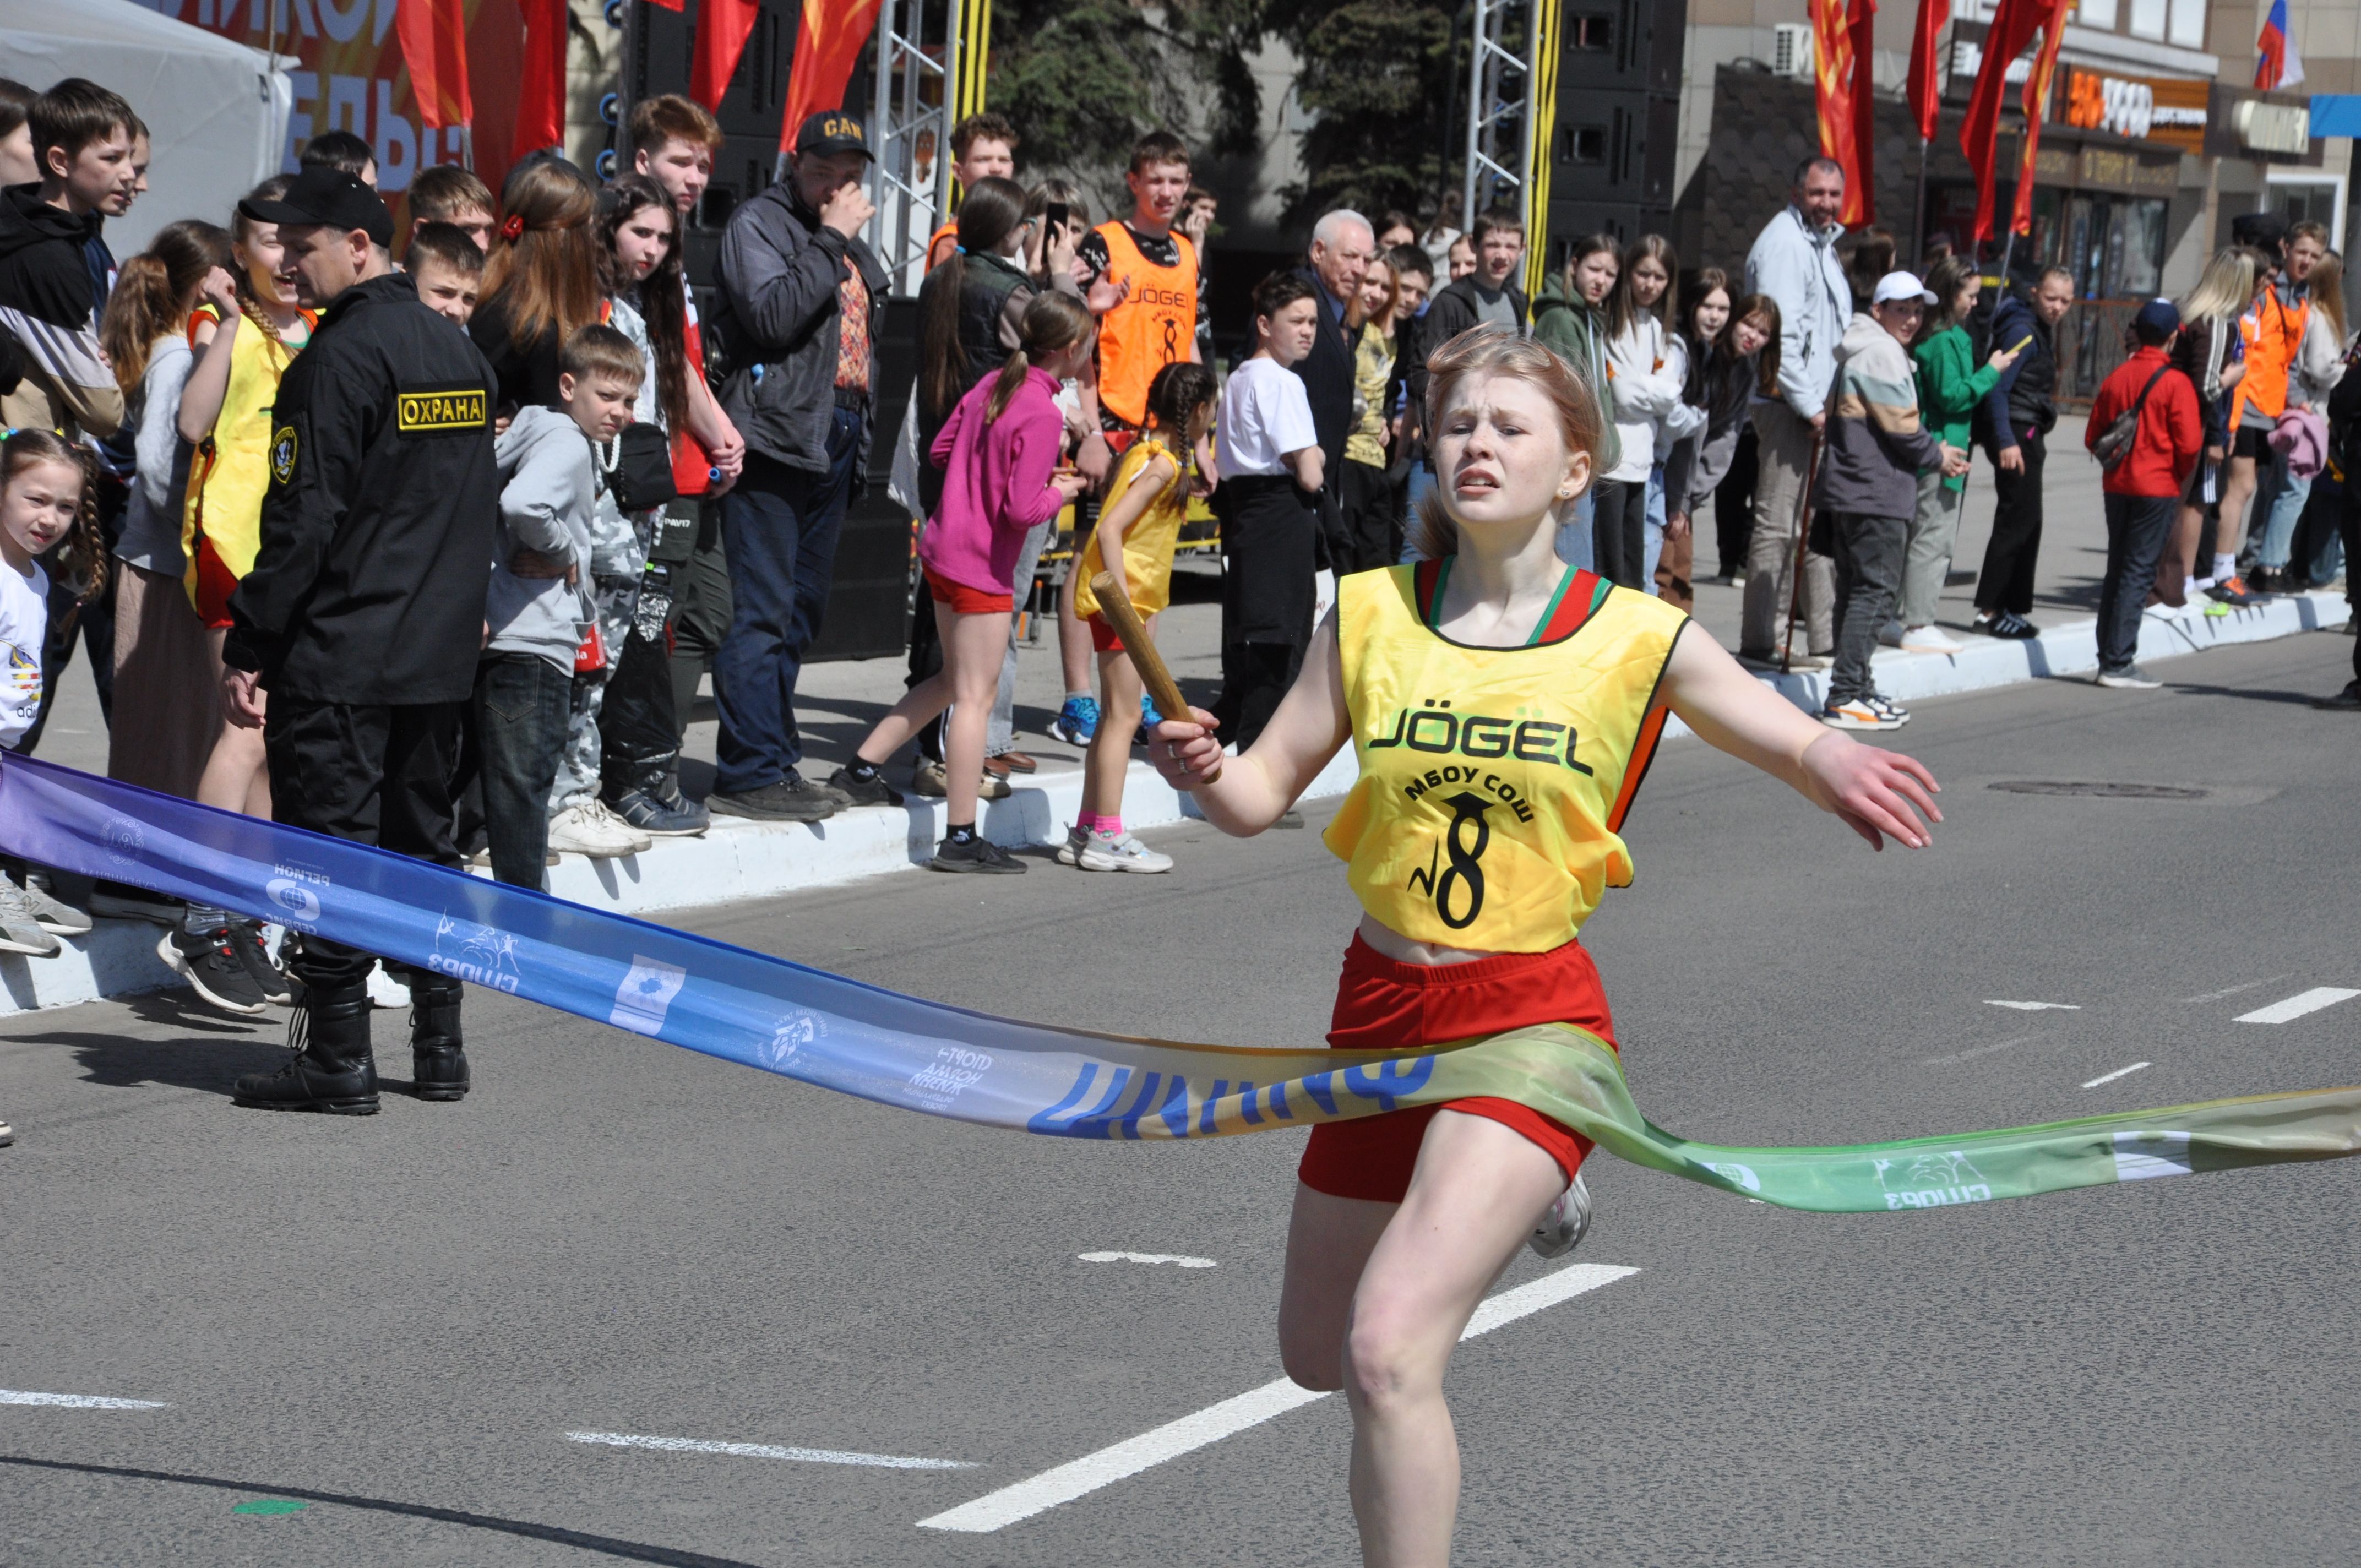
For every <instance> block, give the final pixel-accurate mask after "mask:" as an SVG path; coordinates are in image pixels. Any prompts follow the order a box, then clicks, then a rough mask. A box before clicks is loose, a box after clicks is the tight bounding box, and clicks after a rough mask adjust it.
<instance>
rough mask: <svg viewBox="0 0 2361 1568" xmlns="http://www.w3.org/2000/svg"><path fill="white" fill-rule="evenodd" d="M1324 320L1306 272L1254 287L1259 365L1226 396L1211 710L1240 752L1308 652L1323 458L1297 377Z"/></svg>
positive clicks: (1246, 368)
mask: <svg viewBox="0 0 2361 1568" xmlns="http://www.w3.org/2000/svg"><path fill="white" fill-rule="evenodd" d="M1319 311H1320V300H1319V296H1318V295H1317V293H1316V292H1315V291H1313V289H1312V284H1311V283H1310V282H1309V281H1307V280H1305V279H1304V278H1303V277H1302V276H1301V275H1300V274H1296V273H1275V274H1273V275H1272V276H1270V277H1268V278H1266V279H1264V280H1262V282H1261V283H1260V284H1258V285H1257V287H1256V289H1255V352H1254V357H1253V358H1251V359H1248V360H1247V361H1246V363H1245V364H1243V365H1241V366H1239V367H1237V368H1236V369H1235V370H1234V371H1232V372H1231V373H1230V379H1229V384H1228V386H1227V387H1225V388H1224V389H1223V395H1222V415H1221V427H1220V431H1219V433H1218V436H1217V438H1216V442H1215V451H1214V458H1215V463H1216V466H1218V468H1219V469H1220V472H1221V477H1222V482H1221V485H1220V487H1219V488H1216V489H1215V490H1214V492H1213V509H1214V510H1215V511H1216V512H1217V513H1218V514H1219V515H1220V517H1221V520H1222V555H1223V558H1224V563H1225V566H1226V569H1225V570H1224V573H1223V576H1222V695H1221V696H1220V697H1219V698H1218V699H1217V700H1216V701H1215V702H1214V704H1213V715H1214V717H1215V718H1219V719H1220V720H1221V726H1222V734H1223V736H1224V738H1225V739H1227V740H1235V742H1236V743H1237V746H1238V749H1239V750H1240V751H1244V750H1246V747H1248V746H1250V745H1252V744H1253V743H1254V739H1255V737H1256V736H1257V735H1259V734H1261V733H1262V728H1263V726H1264V725H1266V724H1268V723H1269V722H1270V716H1271V714H1272V712H1273V711H1274V710H1275V709H1277V708H1278V707H1279V698H1281V697H1283V696H1286V695H1287V688H1288V687H1289V686H1290V685H1293V684H1294V682H1295V674H1296V671H1297V670H1299V669H1300V668H1301V667H1302V664H1303V653H1304V650H1305V649H1307V648H1309V647H1310V646H1311V645H1312V600H1313V593H1314V587H1313V576H1314V575H1315V573H1316V572H1317V570H1318V555H1319V539H1320V513H1319V504H1320V485H1321V481H1322V479H1323V477H1324V473H1325V460H1324V458H1323V455H1322V453H1321V450H1320V436H1319V433H1318V431H1317V430H1316V429H1315V428H1314V426H1313V424H1312V400H1311V399H1310V398H1309V397H1308V396H1307V395H1306V394H1305V392H1304V389H1303V382H1302V379H1301V378H1300V377H1298V376H1297V375H1295V373H1294V372H1293V371H1292V370H1291V369H1290V367H1291V366H1292V365H1294V364H1295V363H1296V361H1298V360H1300V359H1301V358H1302V357H1303V356H1305V355H1307V354H1309V353H1311V352H1312V336H1313V334H1314V333H1315V332H1316V331H1317V330H1318V326H1319Z"/></svg>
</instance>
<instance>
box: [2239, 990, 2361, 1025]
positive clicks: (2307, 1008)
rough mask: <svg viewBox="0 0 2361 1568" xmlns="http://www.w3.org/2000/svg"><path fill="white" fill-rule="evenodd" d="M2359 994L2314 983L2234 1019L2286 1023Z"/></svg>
mask: <svg viewBox="0 0 2361 1568" xmlns="http://www.w3.org/2000/svg"><path fill="white" fill-rule="evenodd" d="M2356 996H2361V991H2351V990H2347V989H2346V988H2345V987H2344V986H2341V985H2315V986H2313V987H2312V989H2311V990H2310V991H2299V992H2296V993H2295V994H2294V995H2293V996H2290V997H2289V998H2288V999H2287V1000H2286V1001H2284V1002H2274V1003H2271V1004H2270V1005H2269V1006H2268V1007H2257V1008H2256V1009H2255V1010H2254V1011H2253V1012H2252V1013H2241V1014H2238V1016H2237V1019H2236V1020H2235V1021H2236V1022H2238V1023H2241V1024H2286V1023H2291V1022H2293V1021H2294V1020H2295V1019H2298V1018H2301V1017H2302V1016H2303V1015H2304V1014H2307V1013H2317V1012H2319V1011H2320V1010H2321V1009H2322V1008H2323V1007H2334V1006H2335V1005H2336V1004H2337V1003H2340V1002H2347V1001H2350V1000H2352V999H2353V998H2354V997H2356Z"/></svg>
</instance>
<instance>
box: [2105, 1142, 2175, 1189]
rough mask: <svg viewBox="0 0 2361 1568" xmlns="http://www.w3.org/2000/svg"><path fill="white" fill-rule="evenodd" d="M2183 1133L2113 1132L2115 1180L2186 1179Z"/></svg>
mask: <svg viewBox="0 0 2361 1568" xmlns="http://www.w3.org/2000/svg"><path fill="white" fill-rule="evenodd" d="M2191 1173H2192V1168H2191V1165H2190V1163H2189V1135H2188V1134H2187V1133H2117V1134H2116V1135H2115V1179H2116V1180H2117V1181H2146V1180H2147V1179H2150V1178H2151V1177H2158V1176H2188V1175H2191Z"/></svg>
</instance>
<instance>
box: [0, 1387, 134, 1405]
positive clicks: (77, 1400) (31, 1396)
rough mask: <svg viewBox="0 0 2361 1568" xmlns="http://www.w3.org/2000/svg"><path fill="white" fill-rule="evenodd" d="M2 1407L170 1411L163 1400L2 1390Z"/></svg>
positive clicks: (17, 1389) (0, 1391)
mask: <svg viewBox="0 0 2361 1568" xmlns="http://www.w3.org/2000/svg"><path fill="white" fill-rule="evenodd" d="M0 1405H63V1406H64V1407H65V1408H66V1409H70V1410H169V1409H171V1408H172V1407H171V1406H170V1405H168V1404H166V1403H165V1402H164V1401H163V1400H161V1399H109V1398H104V1396H102V1395H98V1394H35V1393H29V1392H27V1390H25V1389H22V1388H0Z"/></svg>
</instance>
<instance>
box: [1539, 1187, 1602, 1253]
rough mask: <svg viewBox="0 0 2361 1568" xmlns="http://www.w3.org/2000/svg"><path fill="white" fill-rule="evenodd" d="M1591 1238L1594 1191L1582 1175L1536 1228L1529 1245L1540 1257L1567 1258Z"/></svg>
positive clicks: (1559, 1195)
mask: <svg viewBox="0 0 2361 1568" xmlns="http://www.w3.org/2000/svg"><path fill="white" fill-rule="evenodd" d="M1587 1234H1590V1189H1589V1188H1587V1187H1585V1186H1584V1185H1583V1184H1582V1175H1581V1173H1580V1172H1578V1171H1577V1172H1576V1174H1575V1178H1574V1180H1573V1182H1572V1183H1571V1184H1569V1185H1568V1186H1567V1188H1566V1190H1565V1191H1563V1192H1561V1193H1559V1194H1558V1195H1557V1201H1556V1202H1554V1203H1552V1204H1551V1205H1550V1206H1549V1208H1548V1209H1546V1210H1545V1211H1543V1214H1542V1217H1541V1219H1540V1220H1539V1221H1537V1222H1535V1223H1534V1225H1533V1234H1532V1235H1530V1236H1528V1237H1526V1238H1525V1245H1527V1246H1529V1247H1531V1248H1532V1249H1533V1252H1534V1254H1535V1255H1537V1256H1540V1257H1564V1256H1565V1255H1566V1254H1567V1253H1570V1252H1572V1251H1573V1250H1574V1249H1575V1248H1576V1247H1577V1246H1580V1245H1582V1238H1583V1237H1584V1236H1586V1235H1587Z"/></svg>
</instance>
